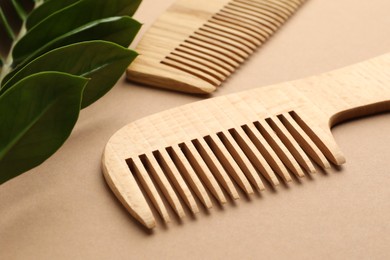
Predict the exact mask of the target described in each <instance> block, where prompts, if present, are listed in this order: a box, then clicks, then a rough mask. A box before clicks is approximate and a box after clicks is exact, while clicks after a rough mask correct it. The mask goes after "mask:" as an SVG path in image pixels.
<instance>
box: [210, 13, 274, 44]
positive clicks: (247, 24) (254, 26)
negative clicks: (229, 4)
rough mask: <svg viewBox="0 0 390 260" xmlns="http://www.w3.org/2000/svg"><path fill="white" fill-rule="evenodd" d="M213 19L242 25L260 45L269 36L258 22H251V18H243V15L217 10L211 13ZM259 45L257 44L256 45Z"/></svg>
mask: <svg viewBox="0 0 390 260" xmlns="http://www.w3.org/2000/svg"><path fill="white" fill-rule="evenodd" d="M212 18H213V19H214V20H219V21H222V22H228V23H231V24H233V25H236V26H240V27H243V28H245V29H247V30H249V31H251V32H252V33H254V34H255V35H257V37H258V38H259V41H260V45H261V44H262V43H264V42H265V41H266V40H267V39H268V38H269V37H270V35H271V34H270V33H269V32H267V31H264V30H263V29H262V28H261V27H260V26H259V24H258V23H256V22H253V21H251V20H248V19H245V18H244V17H238V16H236V15H232V14H231V13H229V12H219V13H218V14H215V15H213V17H212ZM257 46H259V45H257Z"/></svg>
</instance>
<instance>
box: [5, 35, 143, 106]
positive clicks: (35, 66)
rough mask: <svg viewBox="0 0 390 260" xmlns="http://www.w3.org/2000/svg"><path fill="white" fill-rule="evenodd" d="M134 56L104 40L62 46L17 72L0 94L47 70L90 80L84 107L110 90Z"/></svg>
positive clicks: (133, 53) (132, 53) (84, 98)
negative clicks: (32, 75)
mask: <svg viewBox="0 0 390 260" xmlns="http://www.w3.org/2000/svg"><path fill="white" fill-rule="evenodd" d="M97 53H101V54H102V55H96V54H97ZM136 56H137V53H136V52H134V51H132V50H129V49H127V48H124V47H121V46H120V45H117V44H113V43H110V42H106V41H91V42H82V43H76V44H72V45H68V46H65V47H61V48H58V49H55V50H53V51H50V52H48V53H46V54H44V55H42V56H40V57H39V58H37V59H35V60H34V61H32V62H30V63H29V64H28V65H26V66H25V67H24V68H22V69H21V70H20V71H18V72H17V73H16V74H15V75H14V76H13V77H12V78H11V79H10V80H9V81H8V82H6V83H5V84H4V86H3V88H2V89H1V91H0V95H1V93H2V92H4V91H6V90H7V89H9V88H11V87H12V85H14V84H16V83H17V82H18V81H20V80H22V79H23V78H24V77H27V76H28V75H31V74H35V73H38V72H42V71H49V70H51V71H60V72H65V73H70V74H73V75H79V76H83V77H86V78H90V79H91V80H90V81H89V82H88V84H87V86H86V88H85V91H84V95H83V102H82V107H86V106H88V105H90V104H91V103H93V102H95V101H96V100H97V99H99V98H100V97H101V96H103V95H104V94H105V93H107V91H109V90H110V89H111V88H112V86H113V85H114V84H115V83H116V82H117V81H118V79H119V78H120V76H121V75H122V73H123V71H124V70H125V69H126V68H127V66H128V65H129V64H130V63H131V62H132V61H133V60H134V58H135V57H136ZM59 60H60V61H61V62H58V61H59Z"/></svg>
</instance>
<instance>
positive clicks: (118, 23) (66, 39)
mask: <svg viewBox="0 0 390 260" xmlns="http://www.w3.org/2000/svg"><path fill="white" fill-rule="evenodd" d="M140 27H141V24H140V23H139V22H137V21H136V20H134V19H132V18H130V17H111V18H106V19H102V20H98V21H95V22H92V23H90V24H87V25H85V26H83V27H81V28H77V29H76V30H74V31H72V32H69V33H68V34H66V35H62V36H61V37H59V38H58V39H55V40H53V41H52V42H49V43H47V44H45V45H43V46H42V47H41V48H39V49H37V50H35V51H34V53H32V54H30V56H29V57H28V58H24V59H22V60H20V61H19V60H16V62H19V66H18V67H16V68H15V69H14V71H13V72H11V73H9V74H8V75H7V76H6V77H5V78H4V80H3V82H6V81H8V80H9V79H10V77H12V76H13V75H14V74H15V73H16V72H17V71H18V70H19V69H21V68H23V67H24V66H25V65H26V64H27V63H28V62H30V61H31V60H33V59H35V58H37V57H39V56H40V55H42V54H43V53H45V52H48V51H51V50H53V49H55V48H59V47H61V46H66V45H69V44H73V43H77V42H82V41H90V40H99V39H100V40H104V41H110V42H113V43H116V44H119V45H121V46H124V47H127V46H129V44H130V43H131V42H132V41H133V39H134V38H135V36H136V34H137V32H138V31H139V29H140Z"/></svg>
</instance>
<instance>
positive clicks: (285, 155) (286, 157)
mask: <svg viewBox="0 0 390 260" xmlns="http://www.w3.org/2000/svg"><path fill="white" fill-rule="evenodd" d="M255 126H256V128H257V129H258V130H259V132H260V133H261V134H262V135H263V136H264V138H265V139H266V140H267V141H268V143H269V144H270V145H271V147H272V148H273V149H274V151H275V152H276V154H277V155H278V156H279V157H280V159H281V160H282V162H283V163H284V164H285V165H286V166H287V168H288V169H290V170H291V171H292V172H293V173H294V174H295V175H296V176H298V177H303V176H305V174H304V173H303V171H302V168H301V167H300V166H299V164H298V163H297V161H296V160H295V159H294V157H293V156H292V155H291V153H290V151H289V150H288V149H287V147H286V146H285V145H284V144H283V143H282V141H281V140H280V139H279V137H278V136H277V135H276V134H275V132H274V131H273V130H272V128H271V127H270V126H269V125H268V123H267V122H266V121H263V122H262V121H256V122H255Z"/></svg>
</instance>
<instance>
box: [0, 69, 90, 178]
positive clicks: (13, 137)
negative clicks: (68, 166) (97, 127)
mask: <svg viewBox="0 0 390 260" xmlns="http://www.w3.org/2000/svg"><path fill="white" fill-rule="evenodd" d="M86 83H87V79H85V78H82V77H78V76H72V75H69V74H65V73H60V72H43V73H38V74H34V75H31V76H29V77H27V78H25V79H23V80H22V81H20V82H18V83H17V84H16V85H15V86H14V87H12V88H11V89H9V90H8V91H6V92H5V93H4V94H3V95H1V96H0V111H1V113H2V115H1V121H0V183H3V182H5V181H7V180H9V179H10V178H13V177H15V176H17V175H19V174H20V173H22V172H24V171H26V170H28V169H30V168H32V167H35V166H37V165H39V164H41V163H42V162H43V161H44V160H46V158H48V157H49V156H50V155H52V154H53V153H54V152H55V151H56V150H57V149H58V148H59V147H60V146H61V145H62V144H63V143H64V141H65V140H66V139H67V137H68V136H69V135H70V133H71V131H72V129H73V126H74V124H75V123H76V120H77V118H78V115H79V110H80V103H81V97H82V92H83V90H84V86H85V84H86ZM64 108H66V109H64Z"/></svg>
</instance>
